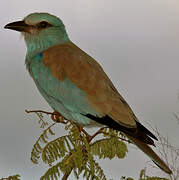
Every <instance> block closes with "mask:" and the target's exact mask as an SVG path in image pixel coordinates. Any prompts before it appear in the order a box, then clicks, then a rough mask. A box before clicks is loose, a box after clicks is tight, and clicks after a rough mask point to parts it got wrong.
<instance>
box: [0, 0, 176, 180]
mask: <svg viewBox="0 0 179 180" xmlns="http://www.w3.org/2000/svg"><path fill="white" fill-rule="evenodd" d="M178 9H179V1H178V0H145V1H144V0H133V1H131V0H112V1H110V0H68V1H67V0H53V1H47V0H46V1H45V0H30V1H27V0H18V1H14V0H6V1H2V2H1V6H0V26H1V28H0V39H1V41H0V60H1V66H0V91H1V93H0V177H6V176H9V175H13V174H20V175H21V176H22V179H24V180H32V179H33V180H38V179H39V177H40V176H41V175H42V174H43V173H44V172H45V171H46V170H47V167H44V166H43V167H42V166H41V165H40V166H39V165H37V166H35V165H33V164H32V162H31V161H30V152H31V149H32V145H33V143H34V142H35V140H36V139H37V138H38V136H39V135H40V130H39V125H38V123H37V118H36V117H35V116H33V115H27V114H25V112H24V110H25V109H45V110H50V108H49V106H48V105H47V103H46V102H45V101H44V99H43V98H42V97H41V95H40V94H39V92H38V90H37V89H36V87H35V85H34V83H33V81H32V79H31V78H30V77H29V74H28V72H27V71H26V69H25V66H24V59H25V52H26V47H25V43H24V41H23V39H22V38H21V36H20V35H19V33H17V32H13V31H9V30H5V29H3V26H4V25H5V24H7V23H9V22H13V21H16V20H21V19H22V18H23V17H25V16H26V15H27V14H29V13H32V12H49V13H52V14H54V15H56V16H58V17H60V18H61V19H62V20H63V22H64V24H65V25H66V29H67V32H68V34H69V36H70V38H71V40H72V41H73V42H74V43H76V44H77V45H78V46H79V47H80V48H81V49H83V50H84V51H86V52H87V53H88V54H90V55H91V56H92V57H94V58H95V59H96V60H97V61H98V62H99V63H100V64H101V65H102V66H103V68H104V70H105V71H106V73H107V74H108V75H109V77H110V78H111V80H112V81H113V82H114V84H115V86H116V87H117V89H118V90H119V92H120V93H121V94H122V95H123V97H124V98H125V99H126V100H127V101H128V103H129V104H130V106H131V107H132V109H133V110H134V112H135V114H136V115H137V116H138V118H139V120H140V121H141V122H142V123H143V124H144V125H145V126H146V127H148V128H149V129H151V128H150V126H152V127H155V126H157V127H158V128H159V129H160V132H161V133H162V134H163V135H168V137H169V139H170V141H171V143H173V144H174V145H175V146H179V141H178V137H179V133H178V130H179V125H177V121H176V119H175V118H174V116H173V112H176V113H178V114H179V102H178V99H177V98H178V93H179V83H178V82H179V35H178V34H179V20H178V17H179V11H178ZM57 130H58V129H57ZM59 132H60V133H61V135H62V134H63V133H64V131H63V129H62V128H60V127H59ZM148 160H149V159H148V158H147V157H146V156H145V155H144V154H143V153H142V152H141V151H140V150H138V149H134V148H132V149H130V151H129V153H128V155H127V158H125V159H124V160H120V159H115V160H111V161H110V160H105V161H100V162H101V165H102V167H103V168H104V170H105V171H104V172H105V173H106V174H107V176H108V177H110V178H113V179H114V180H118V179H119V177H121V176H132V177H134V178H136V179H137V177H138V173H139V170H140V169H142V168H143V167H144V166H145V164H146V162H147V161H148ZM157 175H162V173H161V172H160V171H159V170H158V171H157ZM69 179H70V178H69Z"/></svg>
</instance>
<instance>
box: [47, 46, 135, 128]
mask: <svg viewBox="0 0 179 180" xmlns="http://www.w3.org/2000/svg"><path fill="white" fill-rule="evenodd" d="M43 63H44V64H45V65H46V66H48V67H49V68H50V70H51V73H52V75H53V76H54V77H56V78H58V79H59V80H63V79H64V78H69V79H70V80H71V82H73V83H74V84H75V85H76V86H77V87H79V88H80V89H82V90H83V91H85V93H86V95H87V97H88V100H89V103H90V104H91V106H92V107H93V108H94V109H95V110H96V111H97V112H99V113H100V114H101V115H103V116H105V115H108V116H109V117H111V118H112V119H113V120H115V121H116V122H117V123H119V124H121V125H123V126H125V127H129V128H130V127H131V128H134V127H136V122H135V120H137V118H136V117H135V115H134V113H133V112H132V110H131V108H130V107H129V106H128V104H127V103H126V101H125V100H124V99H123V98H122V97H121V95H120V94H119V93H118V91H117V90H116V88H115V87H114V85H113V83H112V82H111V81H110V79H109V78H108V76H107V75H106V74H105V72H104V71H103V69H102V68H101V66H100V65H99V64H98V63H97V62H96V61H95V60H94V59H93V58H92V57H90V56H89V55H88V54H86V53H85V52H84V51H82V50H81V49H80V48H78V47H77V46H75V45H74V44H73V43H65V44H61V45H58V46H54V47H52V48H49V49H48V50H46V51H45V52H43Z"/></svg>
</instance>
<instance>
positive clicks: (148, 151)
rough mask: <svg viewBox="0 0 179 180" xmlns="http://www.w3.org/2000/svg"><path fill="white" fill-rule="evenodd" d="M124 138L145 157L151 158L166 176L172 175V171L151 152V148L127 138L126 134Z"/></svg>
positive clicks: (135, 139) (132, 138) (134, 139)
mask: <svg viewBox="0 0 179 180" xmlns="http://www.w3.org/2000/svg"><path fill="white" fill-rule="evenodd" d="M126 136H127V137H128V138H129V139H130V140H131V141H132V142H133V143H134V144H135V145H136V146H137V147H138V148H140V149H141V150H142V151H143V152H144V153H145V154H146V155H147V156H149V157H150V158H151V160H152V161H153V162H154V163H155V164H156V165H157V166H158V167H159V168H160V169H162V170H163V171H165V172H166V173H167V174H172V171H171V170H170V168H169V167H168V166H167V165H166V163H165V162H164V161H163V160H162V159H161V158H160V157H159V156H158V155H157V154H156V153H155V152H154V151H153V150H152V148H151V147H150V146H149V145H148V144H146V143H145V142H142V141H140V140H138V139H137V138H135V137H132V136H129V135H127V134H126Z"/></svg>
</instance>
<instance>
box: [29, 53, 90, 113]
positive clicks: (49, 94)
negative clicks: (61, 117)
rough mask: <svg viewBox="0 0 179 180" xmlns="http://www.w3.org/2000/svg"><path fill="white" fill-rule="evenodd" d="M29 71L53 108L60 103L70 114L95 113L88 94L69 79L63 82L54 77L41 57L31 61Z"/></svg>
mask: <svg viewBox="0 0 179 180" xmlns="http://www.w3.org/2000/svg"><path fill="white" fill-rule="evenodd" d="M28 69H29V73H30V74H31V76H32V78H33V80H34V81H35V83H36V86H37V88H38V89H39V91H40V93H41V94H42V95H43V97H44V98H45V99H46V100H47V101H48V103H49V104H50V105H51V106H53V108H55V107H54V105H53V104H54V103H57V101H58V103H60V104H62V105H63V106H64V107H65V108H66V109H67V110H69V111H70V112H80V113H82V112H81V111H83V110H84V111H85V110H86V111H88V112H92V111H93V110H92V108H91V106H90V104H89V103H88V98H87V96H86V93H85V92H84V91H82V90H81V89H79V88H78V87H77V86H76V85H75V84H73V83H72V82H71V81H70V79H68V78H67V77H66V78H65V79H63V80H59V79H58V78H55V77H53V76H52V74H51V72H50V69H49V68H48V67H47V66H45V65H44V64H43V61H42V57H41V56H40V55H38V56H36V57H34V58H33V59H32V60H31V63H30V64H29V67H28ZM54 101H56V102H54Z"/></svg>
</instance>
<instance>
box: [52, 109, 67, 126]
mask: <svg viewBox="0 0 179 180" xmlns="http://www.w3.org/2000/svg"><path fill="white" fill-rule="evenodd" d="M51 119H52V120H53V121H54V122H56V123H63V124H66V123H67V122H66V121H65V118H64V117H63V116H62V115H61V114H60V113H59V112H57V111H54V112H53V113H52V114H51Z"/></svg>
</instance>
